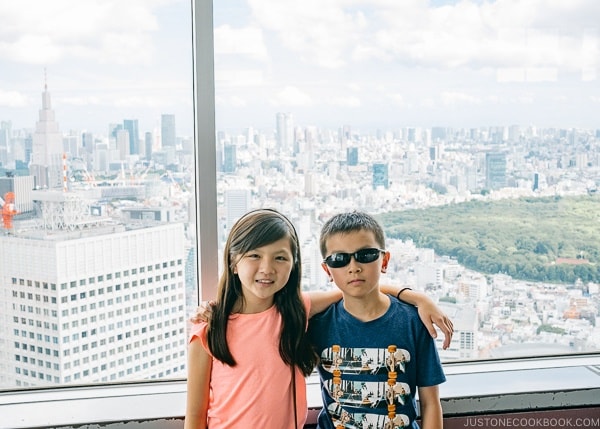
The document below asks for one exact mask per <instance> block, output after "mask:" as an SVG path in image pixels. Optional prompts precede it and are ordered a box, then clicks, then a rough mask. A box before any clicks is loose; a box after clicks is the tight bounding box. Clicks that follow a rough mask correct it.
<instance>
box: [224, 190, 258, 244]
mask: <svg viewBox="0 0 600 429" xmlns="http://www.w3.org/2000/svg"><path fill="white" fill-rule="evenodd" d="M251 204H252V192H251V191H250V189H228V190H227V191H225V210H226V225H225V228H226V229H227V233H229V230H231V227H232V226H233V224H234V223H235V222H236V221H237V220H238V219H239V218H241V217H242V216H243V215H244V214H245V213H246V212H248V211H249V210H250V207H251Z"/></svg>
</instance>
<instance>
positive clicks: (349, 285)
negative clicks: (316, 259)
mask: <svg viewBox="0 0 600 429" xmlns="http://www.w3.org/2000/svg"><path fill="white" fill-rule="evenodd" d="M326 247H327V255H326V256H330V255H331V254H333V253H350V254H354V253H355V252H357V251H359V250H362V249H379V248H380V247H379V245H378V244H377V241H376V240H375V236H374V235H373V233H372V232H371V231H365V230H360V231H353V232H350V233H344V234H334V235H332V236H331V237H330V238H329V239H328V240H327V242H326ZM359 259H360V258H359ZM389 259H390V254H389V252H380V253H379V254H378V256H377V258H376V259H375V260H374V261H372V262H363V263H361V262H358V261H357V260H356V258H355V257H354V256H352V257H351V258H350V262H349V263H348V265H346V266H343V267H339V268H332V267H330V266H328V265H327V264H326V263H325V262H323V263H322V264H321V266H322V267H323V269H324V270H325V272H326V273H327V275H328V276H329V277H330V278H331V279H333V281H334V282H335V284H336V286H337V287H339V288H340V290H341V291H342V292H343V293H344V296H351V297H356V298H359V297H363V296H366V295H368V294H371V293H373V292H378V291H379V276H380V274H381V273H382V272H385V270H386V269H387V264H388V261H389Z"/></svg>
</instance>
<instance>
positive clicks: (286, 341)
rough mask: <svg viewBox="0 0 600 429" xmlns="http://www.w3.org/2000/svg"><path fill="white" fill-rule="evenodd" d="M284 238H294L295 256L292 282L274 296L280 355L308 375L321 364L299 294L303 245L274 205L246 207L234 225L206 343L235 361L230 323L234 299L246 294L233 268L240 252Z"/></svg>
mask: <svg viewBox="0 0 600 429" xmlns="http://www.w3.org/2000/svg"><path fill="white" fill-rule="evenodd" d="M282 238H288V239H289V240H290V247H291V250H292V255H293V258H294V261H293V266H292V271H291V273H290V277H289V279H288V282H287V283H286V284H285V286H284V287H283V288H282V289H281V290H280V291H278V292H277V293H276V294H275V296H274V303H275V307H276V308H277V311H279V313H280V314H281V318H282V321H283V322H282V323H283V324H282V330H281V334H280V339H279V354H280V355H281V359H283V361H284V362H285V363H286V364H288V365H290V366H292V365H295V366H297V367H298V368H299V369H300V370H301V371H302V373H303V374H304V375H309V374H310V373H311V372H312V370H313V369H314V367H315V365H316V363H317V356H316V354H315V353H314V351H313V350H312V347H311V346H310V344H309V343H308V339H307V335H306V324H307V320H308V316H307V314H306V310H305V308H304V303H303V301H302V296H301V294H300V290H301V288H300V281H301V279H302V269H301V264H302V261H301V258H300V245H299V241H298V235H297V234H296V230H295V228H294V226H293V225H292V223H291V222H290V221H289V219H288V218H286V217H285V216H284V215H282V214H281V213H279V212H278V211H276V210H271V209H259V210H253V211H251V212H248V213H246V214H245V215H244V216H242V217H241V218H240V219H239V220H238V221H237V222H236V223H235V224H234V225H233V227H232V228H231V232H230V233H229V237H228V238H227V242H226V243H225V249H224V250H223V274H222V275H221V278H220V279H219V287H218V290H217V303H216V305H215V306H214V308H213V311H212V316H211V319H210V322H209V325H208V346H209V348H210V351H211V353H212V354H213V356H214V357H215V358H216V359H218V360H220V361H221V362H223V363H226V364H227V365H230V366H235V365H236V361H235V358H234V357H233V355H232V354H231V351H230V350H229V346H228V344H227V339H226V334H227V324H228V322H229V316H230V315H231V313H232V311H233V309H234V308H235V307H236V304H238V302H242V303H243V299H244V294H243V291H242V285H241V283H240V280H239V278H238V276H237V275H235V274H234V272H233V269H234V267H235V264H236V262H237V261H238V257H239V256H241V255H243V254H244V253H246V252H248V251H250V250H253V249H257V248H259V247H262V246H266V245H268V244H271V243H273V242H275V241H277V240H281V239H282Z"/></svg>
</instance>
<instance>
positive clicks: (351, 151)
mask: <svg viewBox="0 0 600 429" xmlns="http://www.w3.org/2000/svg"><path fill="white" fill-rule="evenodd" d="M346 158H347V159H348V161H347V162H348V165H349V166H356V165H358V148H357V147H349V148H348V149H346Z"/></svg>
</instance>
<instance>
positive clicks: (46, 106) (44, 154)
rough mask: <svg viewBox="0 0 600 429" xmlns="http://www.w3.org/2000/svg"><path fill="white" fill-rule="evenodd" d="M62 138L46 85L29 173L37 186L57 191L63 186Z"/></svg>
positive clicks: (36, 126)
mask: <svg viewBox="0 0 600 429" xmlns="http://www.w3.org/2000/svg"><path fill="white" fill-rule="evenodd" d="M62 155H63V145H62V136H61V134H60V132H59V129H58V123H57V122H56V121H55V119H54V110H52V104H51V102H50V92H48V84H47V83H44V92H43V93H42V108H41V110H40V111H39V120H38V121H37V123H36V125H35V133H34V134H33V144H32V152H31V163H30V165H29V172H30V174H31V175H32V176H33V177H34V178H35V186H36V187H37V188H42V189H44V188H45V189H55V188H60V187H62V185H63V180H62V170H63V168H62Z"/></svg>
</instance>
